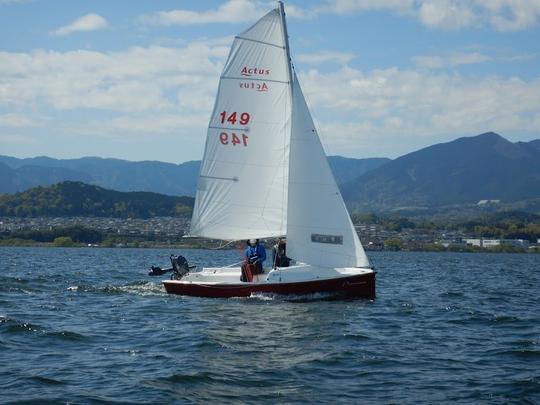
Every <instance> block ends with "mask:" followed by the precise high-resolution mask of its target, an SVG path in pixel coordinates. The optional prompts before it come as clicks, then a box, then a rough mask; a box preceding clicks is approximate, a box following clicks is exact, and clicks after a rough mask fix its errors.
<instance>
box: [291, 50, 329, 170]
mask: <svg viewBox="0 0 540 405" xmlns="http://www.w3.org/2000/svg"><path fill="white" fill-rule="evenodd" d="M291 65H292V68H293V70H294V73H295V76H296V79H297V80H298V84H299V86H300V88H301V89H305V88H306V86H304V82H303V80H302V79H301V78H300V76H299V75H298V74H296V73H297V72H296V67H295V66H294V64H293V63H292V61H291ZM302 94H303V95H304V100H305V101H306V104H307V106H308V111H309V115H310V116H311V121H312V122H313V126H314V127H315V131H316V132H317V135H318V137H319V141H320V143H321V146H322V148H323V152H324V155H325V157H326V159H327V160H328V152H327V150H328V148H327V147H326V141H325V140H324V136H323V134H322V132H321V129H320V128H321V125H320V122H319V120H318V119H317V117H316V116H315V115H314V114H312V113H311V111H314V110H315V108H313V103H312V102H311V100H310V98H309V95H308V94H307V93H305V92H304V91H302Z"/></svg>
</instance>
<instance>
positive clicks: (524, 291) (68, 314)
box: [0, 248, 540, 404]
mask: <svg viewBox="0 0 540 405" xmlns="http://www.w3.org/2000/svg"><path fill="white" fill-rule="evenodd" d="M170 253H175V254H183V255H185V256H186V257H187V258H188V259H189V260H190V262H194V263H197V264H204V265H216V264H220V263H223V262H225V263H232V262H235V261H237V260H238V257H239V253H238V252H236V251H210V250H185V251H181V250H175V251H174V252H173V251H170V250H160V249H147V250H146V249H90V248H89V249H78V248H73V249H59V248H57V249H53V248H35V249H32V248H0V402H2V403H6V402H8V403H9V402H13V403H16V402H21V403H32V402H34V403H39V404H43V403H67V402H69V403H149V402H153V403H239V402H242V403H298V404H300V403H374V404H380V403H400V404H402V403H442V402H453V403H489V404H494V403H495V404H497V403H505V404H506V403H526V404H527V403H529V404H539V403H540V297H539V295H540V255H511V254H463V253H408V252H396V253H390V252H388V253H387V252H375V253H370V258H371V259H372V261H373V263H374V265H375V266H376V267H377V269H378V274H377V294H378V296H377V299H376V300H374V301H369V300H345V301H331V300H325V299H320V298H319V297H293V298H292V299H283V298H272V297H253V298H247V299H229V300H225V299H202V298H190V297H180V296H169V295H166V294H165V293H164V290H163V288H162V286H161V284H160V283H159V280H158V279H156V278H150V277H148V276H147V271H148V270H147V269H148V267H149V266H150V265H151V264H155V265H161V266H163V265H166V264H167V261H168V257H169V255H170Z"/></svg>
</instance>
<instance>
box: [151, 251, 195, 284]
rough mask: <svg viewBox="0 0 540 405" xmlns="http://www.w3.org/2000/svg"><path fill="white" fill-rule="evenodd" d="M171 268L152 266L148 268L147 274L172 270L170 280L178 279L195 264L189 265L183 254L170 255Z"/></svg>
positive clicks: (157, 273)
mask: <svg viewBox="0 0 540 405" xmlns="http://www.w3.org/2000/svg"><path fill="white" fill-rule="evenodd" d="M171 266H172V267H171V268H170V269H162V268H161V267H157V266H152V267H151V268H150V272H149V273H148V275H149V276H161V275H163V274H165V273H168V272H172V274H171V280H180V279H181V278H182V277H184V276H185V275H186V274H187V273H189V272H190V271H191V270H193V269H194V268H196V267H197V266H190V265H189V264H188V261H187V260H186V258H185V257H184V256H175V255H171Z"/></svg>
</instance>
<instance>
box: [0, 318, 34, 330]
mask: <svg viewBox="0 0 540 405" xmlns="http://www.w3.org/2000/svg"><path fill="white" fill-rule="evenodd" d="M3 323H5V324H6V325H7V327H6V329H4V330H5V332H6V333H38V332H42V331H43V328H42V327H41V326H40V325H36V324H33V323H29V322H19V321H16V320H13V319H7V321H5V322H3Z"/></svg>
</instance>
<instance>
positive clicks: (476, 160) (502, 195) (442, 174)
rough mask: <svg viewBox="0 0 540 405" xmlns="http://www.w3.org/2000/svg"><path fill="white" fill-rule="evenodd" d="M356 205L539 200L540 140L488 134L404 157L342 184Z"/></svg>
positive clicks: (386, 206)
mask: <svg viewBox="0 0 540 405" xmlns="http://www.w3.org/2000/svg"><path fill="white" fill-rule="evenodd" d="M341 189H342V193H343V197H344V199H345V200H346V201H348V202H349V203H351V204H353V205H354V206H356V207H360V208H363V209H370V210H373V207H376V209H377V210H385V209H392V208H394V209H395V208H398V207H408V208H411V207H440V206H448V205H455V204H471V203H476V202H478V201H479V200H501V202H505V203H506V202H515V201H522V200H529V199H538V198H540V140H534V141H530V142H515V143H512V142H510V141H508V140H507V139H505V138H503V137H502V136H500V135H498V134H496V133H493V132H488V133H484V134H481V135H477V136H473V137H465V138H459V139H456V140H454V141H452V142H448V143H441V144H437V145H433V146H429V147H427V148H424V149H421V150H418V151H416V152H412V153H409V154H407V155H404V156H401V157H399V158H397V159H395V160H392V161H390V162H388V163H387V164H385V165H383V166H381V167H378V168H376V169H374V170H371V171H369V172H367V173H365V174H363V175H361V176H359V177H358V178H356V179H353V180H351V181H349V182H347V183H345V184H343V185H342V186H341Z"/></svg>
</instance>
